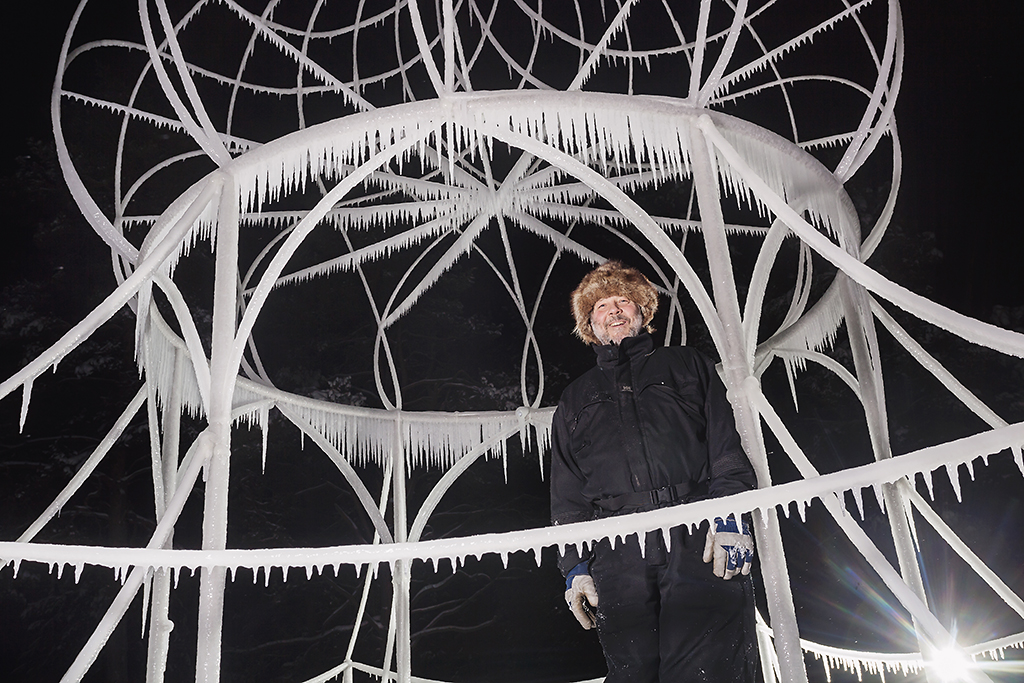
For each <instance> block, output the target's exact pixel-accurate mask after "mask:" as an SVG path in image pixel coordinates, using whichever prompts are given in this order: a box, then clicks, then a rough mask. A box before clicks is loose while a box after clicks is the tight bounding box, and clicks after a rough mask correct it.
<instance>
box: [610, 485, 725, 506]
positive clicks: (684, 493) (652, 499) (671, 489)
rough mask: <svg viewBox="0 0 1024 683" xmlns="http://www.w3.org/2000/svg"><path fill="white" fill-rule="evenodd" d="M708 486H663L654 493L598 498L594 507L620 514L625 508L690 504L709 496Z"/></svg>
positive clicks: (642, 492) (643, 492) (645, 492)
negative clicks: (692, 501)
mask: <svg viewBox="0 0 1024 683" xmlns="http://www.w3.org/2000/svg"><path fill="white" fill-rule="evenodd" d="M707 491H708V487H707V484H703V483H701V484H692V483H691V482H685V483H682V484H674V485H672V486H662V487H661V488H660V489H654V490H653V491H634V492H633V493H624V494H622V495H621V496H611V497H609V498H598V499H597V500H595V501H594V505H596V506H597V507H599V508H601V509H602V510H604V511H606V512H618V511H619V510H621V509H622V508H624V507H638V508H639V507H659V506H661V505H665V504H669V505H671V504H674V503H688V502H690V501H691V500H696V499H698V498H702V497H704V496H706V495H707Z"/></svg>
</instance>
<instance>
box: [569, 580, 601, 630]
mask: <svg viewBox="0 0 1024 683" xmlns="http://www.w3.org/2000/svg"><path fill="white" fill-rule="evenodd" d="M565 602H566V603H567V604H568V605H569V610H570V611H572V615H573V616H574V617H576V619H577V620H578V621H579V622H580V626H582V627H583V628H585V629H587V630H588V631H589V630H590V629H592V628H594V627H595V626H597V622H596V621H595V620H594V612H593V610H592V609H591V607H597V586H595V585H594V580H593V579H592V578H590V575H589V574H577V575H576V576H574V577H572V585H571V586H569V590H567V591H565Z"/></svg>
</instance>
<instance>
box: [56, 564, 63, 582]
mask: <svg viewBox="0 0 1024 683" xmlns="http://www.w3.org/2000/svg"><path fill="white" fill-rule="evenodd" d="M63 575H64V563H63V562H58V563H57V580H58V581H60V577H61V576H63Z"/></svg>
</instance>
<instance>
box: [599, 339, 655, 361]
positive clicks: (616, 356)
mask: <svg viewBox="0 0 1024 683" xmlns="http://www.w3.org/2000/svg"><path fill="white" fill-rule="evenodd" d="M592 346H593V347H594V353H596V354H597V365H598V366H599V367H602V368H611V367H615V366H616V365H622V364H623V363H628V362H629V361H634V360H637V359H639V358H642V357H643V356H646V355H647V354H649V353H650V352H651V351H653V350H654V340H653V339H652V338H651V335H650V334H648V333H647V331H646V330H641V331H640V334H638V335H637V336H635V337H626V338H625V339H623V340H622V342H620V343H619V345H618V346H616V345H615V344H604V345H601V344H592Z"/></svg>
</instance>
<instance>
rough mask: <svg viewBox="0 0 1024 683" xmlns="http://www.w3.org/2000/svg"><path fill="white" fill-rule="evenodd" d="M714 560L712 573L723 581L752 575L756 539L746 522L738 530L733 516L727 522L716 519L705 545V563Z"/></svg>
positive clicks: (719, 518)
mask: <svg viewBox="0 0 1024 683" xmlns="http://www.w3.org/2000/svg"><path fill="white" fill-rule="evenodd" d="M712 560H714V562H715V564H714V567H713V568H712V571H714V573H715V576H717V577H719V578H721V579H726V580H728V579H731V578H732V577H734V576H736V575H737V574H742V575H744V576H747V575H748V574H750V565H751V563H752V562H753V560H754V537H753V536H751V535H750V527H749V526H748V525H747V523H746V522H743V525H742V527H740V528H737V526H736V518H735V517H734V516H733V515H729V517H728V518H727V519H725V520H723V519H722V518H721V517H715V522H714V523H713V524H712V525H711V527H710V528H709V529H708V538H707V541H706V542H705V543H704V561H705V562H711V561H712Z"/></svg>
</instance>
